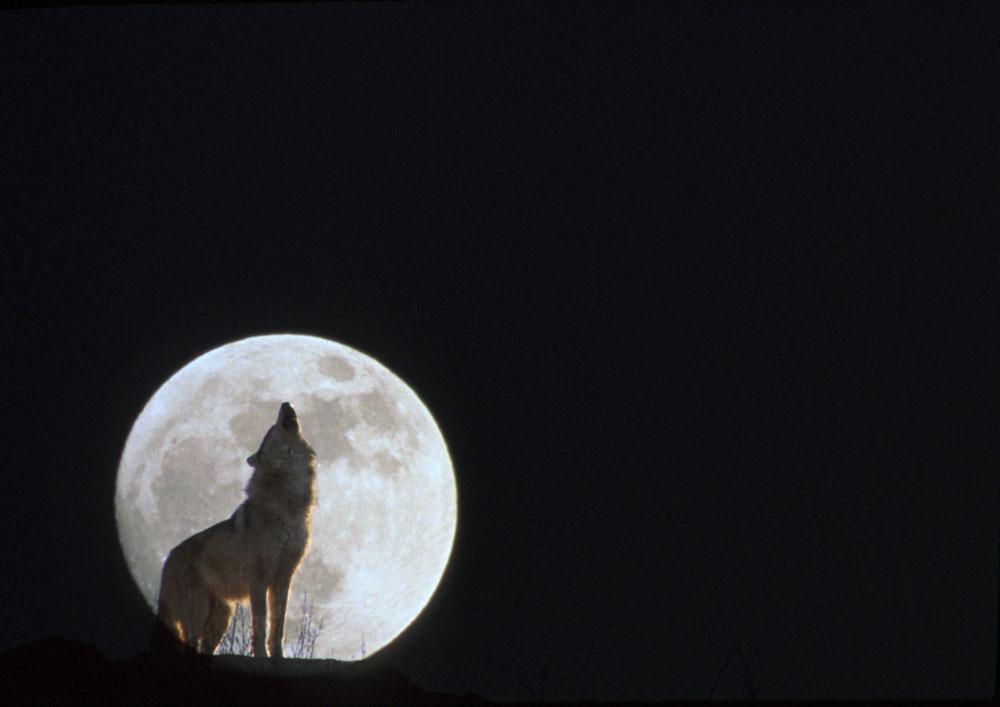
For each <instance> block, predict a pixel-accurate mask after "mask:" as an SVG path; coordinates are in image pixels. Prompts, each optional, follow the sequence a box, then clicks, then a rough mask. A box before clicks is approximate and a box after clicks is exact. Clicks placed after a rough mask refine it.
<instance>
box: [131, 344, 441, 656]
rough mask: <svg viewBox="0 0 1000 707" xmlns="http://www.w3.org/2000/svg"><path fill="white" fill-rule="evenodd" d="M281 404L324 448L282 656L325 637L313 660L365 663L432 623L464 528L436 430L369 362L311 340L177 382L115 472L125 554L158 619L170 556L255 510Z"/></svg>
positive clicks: (226, 353) (234, 354) (137, 429)
mask: <svg viewBox="0 0 1000 707" xmlns="http://www.w3.org/2000/svg"><path fill="white" fill-rule="evenodd" d="M284 401H288V402H290V403H291V404H292V405H293V406H294V408H295V410H296V411H297V413H298V417H299V421H300V425H301V428H302V436H303V437H304V438H305V439H306V441H308V442H309V444H310V445H311V446H312V447H313V449H315V450H316V505H315V507H314V509H313V514H312V538H311V542H310V545H309V549H308V551H307V553H306V555H305V557H304V559H303V560H302V564H301V565H300V566H299V568H298V571H297V572H296V573H295V575H294V576H293V578H292V587H291V592H290V594H289V599H288V611H287V614H286V622H285V636H284V645H285V651H286V653H285V654H286V655H289V647H290V645H291V644H293V643H294V642H295V640H296V636H297V635H299V630H300V628H303V627H304V626H305V625H308V626H311V627H312V629H313V630H315V629H316V628H317V627H320V626H321V628H320V629H319V633H318V635H316V638H315V651H314V654H313V657H316V658H335V659H338V660H358V659H360V658H363V657H365V656H366V655H370V654H372V653H373V652H375V651H377V650H379V649H380V648H382V647H384V646H385V645H387V644H388V643H389V642H390V641H392V640H393V639H394V638H395V637H396V636H398V635H399V634H400V633H401V632H402V631H403V630H404V629H405V628H406V627H407V626H408V625H409V624H410V623H411V622H412V621H413V620H414V619H415V618H416V617H417V615H418V614H419V613H420V612H421V611H422V610H423V608H424V606H425V605H426V604H427V602H428V601H429V600H430V598H431V595H432V594H433V593H434V590H435V589H436V587H437V585H438V582H439V581H440V579H441V575H442V573H443V572H444V568H445V565H446V564H447V562H448V558H449V556H450V554H451V548H452V544H453V542H454V539H455V525H456V519H457V493H456V488H455V476H454V472H453V470H452V465H451V459H450V458H449V456H448V450H447V447H446V445H445V441H444V438H443V437H442V435H441V432H440V430H439V429H438V427H437V424H436V423H435V422H434V418H433V417H432V416H431V414H430V412H429V411H428V410H427V408H426V407H425V406H424V404H423V403H422V402H421V400H420V399H419V398H418V397H417V395H416V394H415V393H414V392H413V391H412V390H411V389H410V388H409V387H408V386H407V385H406V384H405V383H404V382H403V381H402V380H400V379H399V378H398V377H397V376H396V375H395V374H393V373H392V372H391V371H389V370H388V369H387V368H385V367H384V366H383V365H381V364H380V363H378V362H377V361H375V360H374V359H373V358H371V357H369V356H367V355H365V354H363V353H361V352H359V351H356V350H354V349H352V348H350V347H348V346H345V345H343V344H339V343H336V342H333V341H328V340H326V339H320V338H317V337H312V336H302V335H293V334H283V335H274V336H257V337H252V338H248V339H243V340H241V341H236V342H233V343H231V344H226V345H225V346H221V347H219V348H217V349H214V350H212V351H209V352H208V353H205V354H203V355H202V356H199V357H198V358H196V359H195V360H193V361H191V362H190V363H188V364H187V365H186V366H184V367H183V368H182V369H180V370H179V371H178V372H177V373H175V374H174V375H173V376H171V377H170V378H169V379H168V380H167V381H166V382H165V383H164V384H163V385H162V386H161V387H160V389H159V390H157V391H156V393H155V394H154V395H153V397H152V398H151V399H150V400H149V402H148V403H147V404H146V406H145V407H144V408H143V410H142V412H141V413H140V414H139V417H138V418H137V419H136V421H135V424H134V425H133V426H132V431H131V432H130V433H129V436H128V440H127V441H126V443H125V449H124V451H123V453H122V457H121V462H120V464H119V466H118V477H117V483H116V490H115V515H116V518H117V522H118V534H119V538H120V540H121V545H122V549H123V551H124V554H125V559H126V562H127V563H128V567H129V570H130V571H131V573H132V576H133V578H134V579H135V582H136V584H137V585H138V587H139V589H140V591H141V592H142V594H143V596H144V597H145V598H146V601H147V602H148V603H149V605H150V607H155V602H156V599H157V592H158V591H159V581H160V570H161V568H162V567H163V562H164V560H165V559H166V556H167V553H168V552H170V550H171V549H172V548H173V547H174V546H175V545H177V544H178V543H180V542H181V541H182V540H184V539H185V538H187V537H189V536H190V535H192V534H194V533H196V532H198V531H200V530H203V529H205V528H207V527H208V526H210V525H212V524H214V523H217V522H218V521H221V520H225V519H226V518H228V517H229V516H230V515H231V514H232V513H233V511H234V510H235V509H236V507H237V506H238V505H239V504H240V503H242V502H243V500H244V499H245V493H244V488H245V486H246V484H247V482H248V481H249V479H250V474H251V472H252V471H253V470H252V469H251V468H250V467H249V465H248V464H247V462H246V459H247V456H248V455H250V454H252V453H254V452H255V451H257V448H258V447H259V446H260V443H261V439H262V438H263V436H264V434H265V433H266V432H267V430H268V428H269V427H270V426H271V425H272V424H273V423H274V417H275V415H276V412H277V410H278V407H279V406H280V404H281V403H282V402H284ZM310 604H311V611H310V612H307V611H306V610H305V607H307V606H309V605H310ZM305 616H309V617H310V619H311V623H309V624H305V623H304V622H305V621H306V619H305V618H304V617H305Z"/></svg>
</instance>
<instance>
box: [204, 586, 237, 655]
mask: <svg viewBox="0 0 1000 707" xmlns="http://www.w3.org/2000/svg"><path fill="white" fill-rule="evenodd" d="M232 616H233V607H232V606H231V605H230V604H229V602H227V601H226V600H225V599H220V598H219V597H216V596H213V597H212V598H211V600H210V605H209V609H208V620H207V621H206V622H205V635H204V636H203V637H202V643H201V650H202V652H203V653H208V654H209V655H211V654H212V653H215V649H216V648H218V647H219V644H220V643H221V642H222V637H223V636H224V635H226V629H227V628H229V620H230V619H231V618H232Z"/></svg>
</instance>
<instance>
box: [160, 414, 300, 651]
mask: <svg viewBox="0 0 1000 707" xmlns="http://www.w3.org/2000/svg"><path fill="white" fill-rule="evenodd" d="M247 463H248V464H249V465H250V466H251V467H252V468H253V474H252V475H251V477H250V482H249V483H248V484H247V487H246V495H247V498H246V500H245V501H244V502H243V503H242V504H240V506H239V507H238V508H237V509H236V511H235V512H234V513H233V515H232V516H230V518H229V519H228V520H224V521H222V522H221V523H216V524H215V525H213V526H211V527H210V528H207V529H205V530H203V531H201V532H200V533H196V534H195V535H192V536H191V537H189V538H188V539H187V540H185V541H184V542H182V543H181V544H179V545H178V546H177V547H175V548H174V549H173V550H171V551H170V554H169V555H168V556H167V559H166V561H165V562H164V563H163V571H162V573H161V575H160V595H159V606H158V609H157V619H158V622H159V625H160V628H161V629H162V627H166V628H169V629H170V630H171V631H172V632H173V634H174V636H176V638H177V639H179V641H180V642H181V643H182V644H185V645H187V646H188V647H189V648H190V649H193V650H195V651H198V652H201V653H214V652H215V649H216V648H217V647H218V645H219V643H220V641H221V640H222V637H223V635H224V634H225V632H226V628H227V627H228V626H229V621H230V618H231V617H232V614H233V610H234V606H235V604H236V603H238V602H244V601H246V600H247V599H249V601H250V616H251V636H252V638H251V642H252V648H253V654H254V655H255V656H266V655H267V654H268V651H265V634H266V647H267V649H269V653H270V655H271V657H272V658H280V657H281V656H282V648H281V641H282V635H283V633H284V628H285V608H286V606H287V604H288V590H289V587H290V585H291V581H292V575H293V574H294V573H295V570H296V569H297V568H298V566H299V563H300V562H301V561H302V558H303V556H304V555H305V553H306V550H307V549H308V547H309V535H310V524H311V518H312V508H313V505H314V503H315V477H316V453H315V452H314V451H313V449H312V447H310V446H309V444H308V443H307V442H306V441H305V439H303V437H302V430H301V428H300V427H299V420H298V416H297V415H296V413H295V410H294V409H293V408H292V406H291V405H289V404H288V403H282V404H281V408H280V409H279V411H278V419H277V421H276V422H275V423H274V425H272V426H271V428H270V429H269V430H268V431H267V434H265V435H264V439H263V441H262V442H261V444H260V449H258V450H257V452H256V453H255V454H253V455H252V456H250V457H249V458H248V459H247ZM268 619H269V623H270V626H269V627H268ZM154 642H156V636H155V635H154Z"/></svg>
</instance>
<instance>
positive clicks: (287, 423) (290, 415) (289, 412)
mask: <svg viewBox="0 0 1000 707" xmlns="http://www.w3.org/2000/svg"><path fill="white" fill-rule="evenodd" d="M278 420H279V421H280V422H281V426H282V427H284V428H285V429H288V428H290V427H292V426H294V425H295V424H297V423H298V421H299V420H298V416H297V415H296V414H295V408H293V407H292V406H291V404H290V403H282V404H281V410H280V411H279V412H278Z"/></svg>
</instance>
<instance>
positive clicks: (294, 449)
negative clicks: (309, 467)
mask: <svg viewBox="0 0 1000 707" xmlns="http://www.w3.org/2000/svg"><path fill="white" fill-rule="evenodd" d="M315 456H316V453H315V452H314V451H313V449H312V447H310V446H309V444H308V443H307V442H306V441H305V440H304V439H303V438H302V430H301V428H300V427H299V417H298V415H296V414H295V408H293V407H292V406H291V405H289V404H288V403H282V404H281V408H280V409H279V410H278V419H277V421H276V422H275V423H274V424H273V425H271V429H269V430H268V431H267V434H265V435H264V440H263V441H262V442H261V443H260V449H258V450H257V452H256V453H255V454H252V455H250V456H249V457H247V464H249V465H250V466H252V467H253V468H254V469H256V468H258V467H263V468H272V469H273V468H278V467H282V466H284V465H285V464H287V463H289V462H295V461H300V460H302V459H303V458H306V459H312V458H314V457H315Z"/></svg>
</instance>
